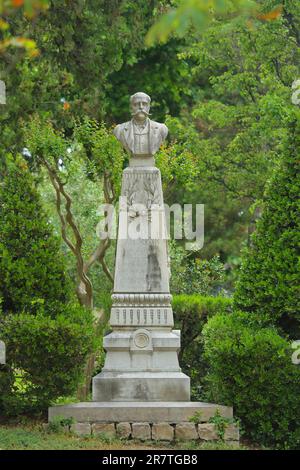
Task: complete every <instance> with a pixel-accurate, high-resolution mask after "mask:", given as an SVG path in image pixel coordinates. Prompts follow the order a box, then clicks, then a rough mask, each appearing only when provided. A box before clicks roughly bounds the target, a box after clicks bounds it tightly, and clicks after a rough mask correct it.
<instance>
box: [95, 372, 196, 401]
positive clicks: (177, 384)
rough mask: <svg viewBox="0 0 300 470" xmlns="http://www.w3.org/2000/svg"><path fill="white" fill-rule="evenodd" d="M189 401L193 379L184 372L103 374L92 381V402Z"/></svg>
mask: <svg viewBox="0 0 300 470" xmlns="http://www.w3.org/2000/svg"><path fill="white" fill-rule="evenodd" d="M189 399H190V378H189V377H188V376H187V375H185V374H183V373H182V372H127V373H118V372H101V373H100V374H98V375H96V377H94V378H93V401H95V402H101V401H106V402H107V401H113V402H120V401H128V402H144V401H145V402H147V401H149V402H153V401H158V402H161V401H166V402H168V401H170V400H172V401H180V402H186V401H189Z"/></svg>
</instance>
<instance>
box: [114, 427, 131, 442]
mask: <svg viewBox="0 0 300 470" xmlns="http://www.w3.org/2000/svg"><path fill="white" fill-rule="evenodd" d="M117 436H118V437H120V438H121V439H129V438H130V437H131V425H130V423H117Z"/></svg>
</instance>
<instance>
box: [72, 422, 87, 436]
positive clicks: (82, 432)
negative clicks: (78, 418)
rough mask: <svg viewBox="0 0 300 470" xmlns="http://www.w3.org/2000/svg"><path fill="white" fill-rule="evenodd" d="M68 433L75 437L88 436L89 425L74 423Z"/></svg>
mask: <svg viewBox="0 0 300 470" xmlns="http://www.w3.org/2000/svg"><path fill="white" fill-rule="evenodd" d="M70 431H71V432H73V433H74V434H76V435H77V436H89V435H90V434H91V425H90V424H89V423H74V424H72V425H71V428H70Z"/></svg>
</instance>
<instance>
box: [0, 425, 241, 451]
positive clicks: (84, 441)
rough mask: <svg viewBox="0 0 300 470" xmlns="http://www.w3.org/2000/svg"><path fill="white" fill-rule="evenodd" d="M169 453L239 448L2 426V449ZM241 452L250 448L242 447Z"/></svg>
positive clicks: (0, 432) (0, 430) (224, 445)
mask: <svg viewBox="0 0 300 470" xmlns="http://www.w3.org/2000/svg"><path fill="white" fill-rule="evenodd" d="M117 449H120V450H132V449H143V450H156V449H157V450H170V449H202V450H212V449H220V450H225V449H230V450H232V449H238V447H237V446H236V445H228V444H224V443H223V442H216V443H203V444H196V443H193V442H191V443H176V444H160V443H156V442H145V443H141V442H137V441H133V440H130V441H122V440H119V439H109V438H96V437H77V436H74V435H72V434H70V433H63V432H59V433H52V432H48V431H45V430H44V429H43V428H42V425H41V424H31V425H29V424H24V425H5V426H4V425H1V426H0V450H117ZM240 449H249V447H246V446H243V445H241V446H240Z"/></svg>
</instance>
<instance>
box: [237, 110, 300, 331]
mask: <svg viewBox="0 0 300 470" xmlns="http://www.w3.org/2000/svg"><path fill="white" fill-rule="evenodd" d="M299 148H300V112H298V119H296V120H294V121H293V122H292V123H290V124H289V133H288V138H287V139H286V140H285V142H284V145H283V149H282V155H281V162H280V165H279V166H278V167H277V168H276V169H275V172H274V175H273V178H272V179H271V181H270V183H269V185H268V188H267V191H266V194H265V203H264V209H263V214H262V217H261V219H260V220H259V221H258V222H257V230H256V232H255V233H254V234H253V236H252V238H251V246H250V247H249V248H248V249H247V250H246V252H245V254H244V259H243V262H242V268H241V272H240V276H239V282H238V283H237V286H236V291H235V294H234V303H235V306H236V308H237V309H238V310H242V311H244V312H248V314H249V316H251V317H253V318H255V319H256V321H257V322H258V323H260V324H261V325H262V326H273V325H274V326H276V328H277V329H278V330H279V331H280V332H281V333H282V334H284V335H288V336H289V337H290V338H291V339H295V340H297V339H299V338H300V289H299V246H300V217H299V209H300V204H299V194H300V178H299Z"/></svg>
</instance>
